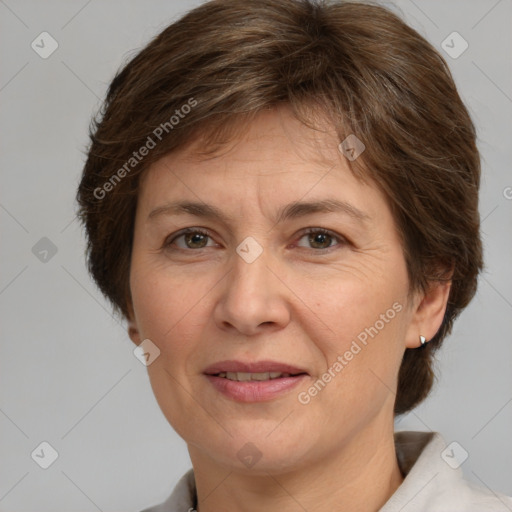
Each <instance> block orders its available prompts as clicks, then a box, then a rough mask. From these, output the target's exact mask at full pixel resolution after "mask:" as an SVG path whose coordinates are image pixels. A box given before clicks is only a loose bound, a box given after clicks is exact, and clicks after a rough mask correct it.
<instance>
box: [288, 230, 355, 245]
mask: <svg viewBox="0 0 512 512" xmlns="http://www.w3.org/2000/svg"><path fill="white" fill-rule="evenodd" d="M301 240H306V244H309V246H308V245H304V244H301V243H300V241H301ZM336 242H338V243H336ZM346 243H347V241H346V240H345V239H344V238H343V237H341V236H339V235H336V234H334V233H332V232H331V231H329V230H327V229H323V228H310V229H308V230H307V231H306V232H304V233H303V234H302V236H301V238H300V239H299V242H298V243H297V246H299V247H309V248H313V249H319V250H322V249H330V248H331V247H335V246H336V245H345V244H346Z"/></svg>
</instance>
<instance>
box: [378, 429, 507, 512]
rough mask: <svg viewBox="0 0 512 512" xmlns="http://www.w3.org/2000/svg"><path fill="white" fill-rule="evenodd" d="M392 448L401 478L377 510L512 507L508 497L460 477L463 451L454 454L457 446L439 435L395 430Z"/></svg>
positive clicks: (453, 511) (462, 511)
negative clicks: (398, 484)
mask: <svg viewBox="0 0 512 512" xmlns="http://www.w3.org/2000/svg"><path fill="white" fill-rule="evenodd" d="M458 446H459V447H460V445H458ZM395 447H396V454H397V459H398V462H399V465H400V469H401V470H402V473H403V474H404V475H405V478H404V481H403V483H402V485H401V486H400V487H399V488H398V489H397V491H396V492H395V493H394V494H393V496H392V497H391V498H390V499H389V500H388V502H387V503H386V504H385V505H384V507H383V508H381V510H380V512H398V511H399V510H400V511H401V512H413V511H414V512H422V511H425V512H426V511H432V510H435V511H436V512H483V511H486V512H487V511H489V512H493V511H496V512H498V511H501V512H507V510H508V511H511V510H512V498H510V497H508V496H505V495H503V494H500V493H497V492H494V491H493V490H492V489H488V488H486V487H483V486H479V485H476V484H474V483H472V482H469V481H467V480H465V479H464V476H463V473H462V469H461V467H460V466H461V464H462V462H463V459H464V453H458V448H457V445H452V444H448V445H447V444H446V443H445V441H444V439H443V438H442V437H441V435H439V434H437V433H433V432H398V433H396V434H395ZM460 448H461V447H460Z"/></svg>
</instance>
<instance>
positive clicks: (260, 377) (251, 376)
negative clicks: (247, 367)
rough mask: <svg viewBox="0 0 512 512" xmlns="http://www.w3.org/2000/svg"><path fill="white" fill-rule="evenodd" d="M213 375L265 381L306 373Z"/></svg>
mask: <svg viewBox="0 0 512 512" xmlns="http://www.w3.org/2000/svg"><path fill="white" fill-rule="evenodd" d="M213 375H214V376H215V377H220V378H221V379H228V380H234V381H237V382H248V381H260V382H261V381H265V380H274V379H285V378H287V377H297V376H299V375H306V373H285V372H257V373H256V372H255V373H251V372H219V373H217V374H213Z"/></svg>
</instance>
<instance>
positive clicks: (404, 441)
mask: <svg viewBox="0 0 512 512" xmlns="http://www.w3.org/2000/svg"><path fill="white" fill-rule="evenodd" d="M450 446H451V445H448V446H447V445H446V443H445V442H444V440H443V438H442V437H441V436H440V435H439V434H437V433H434V432H397V433H395V448H396V454H397V459H398V465H399V467H400V470H401V471H402V474H403V475H404V476H405V479H404V481H403V482H402V485H400V487H399V488H398V489H397V490H396V491H395V493H394V494H393V495H392V496H391V497H390V498H389V500H388V501H387V502H386V503H385V505H384V506H383V507H382V508H381V509H380V510H379V512H427V511H428V512H487V511H489V512H512V498H510V497H508V496H504V495H503V494H500V493H497V492H494V491H492V490H491V489H487V488H483V487H480V486H477V485H475V484H473V483H471V482H468V481H467V480H464V478H463V475H462V470H461V468H460V466H459V463H460V462H461V461H460V460H459V461H457V457H459V459H460V454H457V453H456V452H457V447H455V448H451V447H450ZM196 505H197V495H196V486H195V480H194V472H193V470H192V469H191V470H189V471H188V472H187V473H185V475H184V476H183V477H182V478H181V480H179V482H178V483H177V484H176V487H175V488H174V490H173V492H172V494H171V495H170V496H169V498H168V499H167V500H166V501H165V502H164V503H161V504H160V505H156V506H154V507H150V508H147V509H145V510H143V511H142V512H189V511H190V512H192V510H195V507H196Z"/></svg>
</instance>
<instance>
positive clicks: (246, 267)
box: [214, 251, 291, 336]
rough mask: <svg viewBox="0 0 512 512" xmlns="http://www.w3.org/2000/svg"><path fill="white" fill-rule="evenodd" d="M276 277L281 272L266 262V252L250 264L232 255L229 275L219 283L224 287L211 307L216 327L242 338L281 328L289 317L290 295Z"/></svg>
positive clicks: (278, 277) (280, 278)
mask: <svg viewBox="0 0 512 512" xmlns="http://www.w3.org/2000/svg"><path fill="white" fill-rule="evenodd" d="M272 263H274V264H272ZM269 264H270V265H269ZM271 267H273V268H271ZM280 274H283V272H279V265H277V264H275V260H274V261H273V262H272V261H270V258H268V257H267V255H266V251H263V253H262V254H261V255H260V256H259V257H258V258H257V259H256V260H255V261H252V262H251V263H248V262H247V261H245V260H244V259H243V258H242V257H240V256H239V255H238V254H236V253H235V254H234V255H233V263H232V267H231V272H229V274H228V276H227V279H225V280H223V282H224V288H223V289H222V292H221V295H220V297H219V300H218V301H217V303H216V305H215V310H214V321H215V323H216V325H217V326H218V327H219V328H220V329H222V330H225V331H232V332H233V333H240V334H243V335H246V336H253V335H256V334H259V333H269V332H272V331H276V330H279V329H282V328H284V327H285V326H286V325H287V324H288V323H289V321H290V316H291V315H290V309H289V308H290V302H289V295H290V293H291V292H290V290H289V289H288V288H287V287H286V285H285V284H284V282H285V280H284V279H283V278H284V276H282V275H280ZM283 281H284V282H283Z"/></svg>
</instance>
